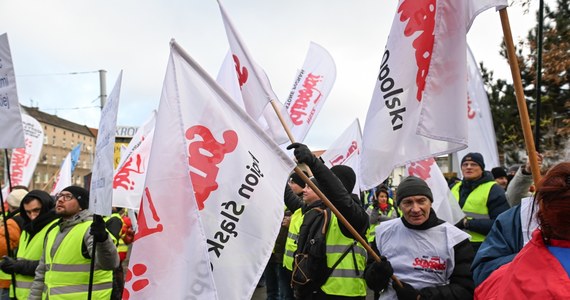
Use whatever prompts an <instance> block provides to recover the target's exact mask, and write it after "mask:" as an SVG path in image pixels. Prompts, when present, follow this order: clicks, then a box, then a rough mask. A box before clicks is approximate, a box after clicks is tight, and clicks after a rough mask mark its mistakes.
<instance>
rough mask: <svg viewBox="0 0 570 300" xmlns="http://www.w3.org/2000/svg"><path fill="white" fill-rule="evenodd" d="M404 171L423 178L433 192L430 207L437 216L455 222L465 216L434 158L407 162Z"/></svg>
mask: <svg viewBox="0 0 570 300" xmlns="http://www.w3.org/2000/svg"><path fill="white" fill-rule="evenodd" d="M406 171H407V173H408V175H411V176H416V177H419V178H421V179H423V180H424V181H425V182H426V183H427V185H428V186H429V187H430V189H431V192H432V194H433V203H432V208H433V210H434V211H435V213H436V214H437V216H438V218H440V219H442V220H445V221H447V222H449V223H451V224H456V223H457V222H459V220H461V219H463V217H465V213H463V211H462V210H461V207H459V203H458V202H457V200H456V199H455V197H454V196H453V194H452V193H451V190H450V189H449V187H448V186H447V181H446V180H445V177H444V176H443V173H442V172H441V170H440V169H439V166H438V165H437V163H436V162H435V159H433V158H428V159H424V160H421V161H416V162H413V163H410V164H407V165H406Z"/></svg>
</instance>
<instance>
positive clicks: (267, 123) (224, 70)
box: [216, 51, 291, 145]
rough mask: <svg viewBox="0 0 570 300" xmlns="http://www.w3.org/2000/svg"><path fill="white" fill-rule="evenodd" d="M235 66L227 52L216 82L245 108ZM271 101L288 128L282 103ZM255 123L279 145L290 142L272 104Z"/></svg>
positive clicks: (288, 122)
mask: <svg viewBox="0 0 570 300" xmlns="http://www.w3.org/2000/svg"><path fill="white" fill-rule="evenodd" d="M235 66H236V65H235V62H234V59H233V55H232V53H231V51H230V52H228V55H226V58H225V59H224V61H223V63H222V66H221V67H220V71H219V72H218V76H217V78H216V82H217V83H218V84H219V85H220V86H222V87H223V88H224V90H225V91H226V92H227V93H228V94H229V95H230V96H231V97H232V99H233V100H234V101H235V102H236V103H237V104H238V105H239V106H240V107H241V108H243V109H244V110H245V104H244V102H243V98H242V94H241V89H240V86H239V80H238V78H239V76H238V74H237V73H236V71H237V70H236V67H235ZM273 101H274V102H275V103H276V104H277V107H278V108H279V109H280V113H281V116H283V118H284V119H285V121H286V124H287V126H289V128H290V127H291V122H290V119H289V118H288V117H287V110H285V108H284V107H283V104H282V103H281V102H280V101H279V100H278V99H275V100H273ZM257 124H258V125H259V127H261V128H262V129H263V131H265V133H267V135H269V136H270V137H271V138H272V139H273V141H275V143H277V144H279V145H281V144H287V145H288V144H290V142H289V137H288V136H287V134H286V132H285V129H284V128H283V124H281V121H279V117H277V113H276V112H275V110H274V109H273V106H271V105H267V106H265V109H263V113H262V115H261V117H259V118H258V119H257Z"/></svg>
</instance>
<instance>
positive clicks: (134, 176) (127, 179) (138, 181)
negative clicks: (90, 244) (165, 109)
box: [113, 111, 156, 210]
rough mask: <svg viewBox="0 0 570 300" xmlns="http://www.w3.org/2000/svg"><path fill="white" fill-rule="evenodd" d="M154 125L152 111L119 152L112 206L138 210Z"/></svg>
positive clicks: (154, 117)
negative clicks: (119, 158) (126, 145)
mask: <svg viewBox="0 0 570 300" xmlns="http://www.w3.org/2000/svg"><path fill="white" fill-rule="evenodd" d="M155 123H156V112H155V111H153V112H152V115H151V116H150V118H149V119H148V120H146V121H145V123H144V125H142V126H141V127H140V128H139V130H137V133H136V134H135V135H134V136H133V138H132V139H131V141H130V142H129V145H128V147H127V148H126V149H125V151H124V155H123V151H121V157H122V158H121V161H120V162H119V166H118V167H117V169H116V170H115V175H114V176H113V206H117V207H126V208H130V209H135V210H138V209H139V205H140V202H141V197H142V196H143V192H144V182H145V178H146V174H147V170H148V160H149V158H150V151H151V146H152V140H153V137H154V127H155Z"/></svg>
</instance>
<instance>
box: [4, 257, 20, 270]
mask: <svg viewBox="0 0 570 300" xmlns="http://www.w3.org/2000/svg"><path fill="white" fill-rule="evenodd" d="M3 258H4V260H3V261H2V262H1V263H0V269H2V271H3V272H4V273H6V274H14V272H15V271H16V270H15V269H16V266H17V264H18V261H17V260H15V259H13V258H11V257H10V256H4V257H3Z"/></svg>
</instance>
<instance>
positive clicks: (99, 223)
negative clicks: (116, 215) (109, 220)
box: [89, 215, 109, 243]
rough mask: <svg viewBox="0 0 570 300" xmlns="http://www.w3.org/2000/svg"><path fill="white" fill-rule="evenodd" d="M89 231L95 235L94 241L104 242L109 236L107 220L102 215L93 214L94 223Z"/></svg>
mask: <svg viewBox="0 0 570 300" xmlns="http://www.w3.org/2000/svg"><path fill="white" fill-rule="evenodd" d="M89 233H91V235H92V236H93V241H94V242H95V243H102V242H104V241H106V240H107V239H108V238H109V234H108V233H107V228H106V227H105V221H103V217H102V216H100V215H93V223H92V224H91V230H89Z"/></svg>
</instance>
